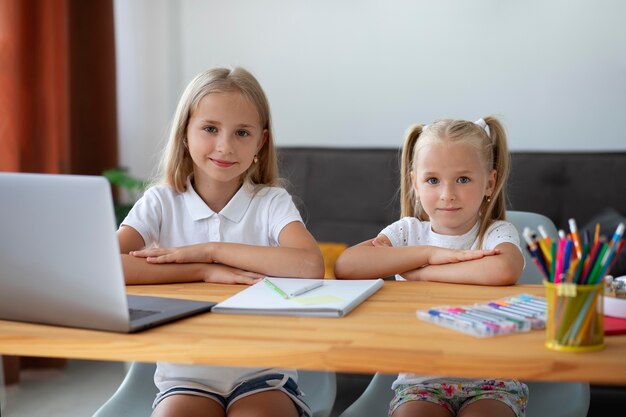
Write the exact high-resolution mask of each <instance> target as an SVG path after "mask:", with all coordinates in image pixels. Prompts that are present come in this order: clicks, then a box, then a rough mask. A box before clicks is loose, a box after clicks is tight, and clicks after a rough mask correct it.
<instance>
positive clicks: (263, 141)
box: [256, 129, 270, 153]
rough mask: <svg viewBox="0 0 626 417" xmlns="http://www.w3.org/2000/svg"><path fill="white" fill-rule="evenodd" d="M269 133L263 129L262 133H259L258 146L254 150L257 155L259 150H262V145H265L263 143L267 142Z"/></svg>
mask: <svg viewBox="0 0 626 417" xmlns="http://www.w3.org/2000/svg"><path fill="white" fill-rule="evenodd" d="M269 135H270V133H269V131H268V130H267V129H263V132H262V133H261V140H260V141H259V146H257V148H256V152H257V153H259V151H261V149H262V148H263V145H265V142H267V138H268V137H269Z"/></svg>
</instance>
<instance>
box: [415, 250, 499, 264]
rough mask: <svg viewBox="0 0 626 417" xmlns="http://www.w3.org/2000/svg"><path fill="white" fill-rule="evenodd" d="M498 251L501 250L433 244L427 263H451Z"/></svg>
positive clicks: (478, 257) (493, 253) (495, 253)
mask: <svg viewBox="0 0 626 417" xmlns="http://www.w3.org/2000/svg"><path fill="white" fill-rule="evenodd" d="M500 253H501V252H500V251H499V250H498V249H489V250H464V249H446V248H440V247H436V246H433V247H432V250H431V252H430V255H429V256H428V263H427V265H441V264H453V263H457V262H465V261H472V260H474V259H480V258H484V257H485V256H493V255H498V254H500Z"/></svg>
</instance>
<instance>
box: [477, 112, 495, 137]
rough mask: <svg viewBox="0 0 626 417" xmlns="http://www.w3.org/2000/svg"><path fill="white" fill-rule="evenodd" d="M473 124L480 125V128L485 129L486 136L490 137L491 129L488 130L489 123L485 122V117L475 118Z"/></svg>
mask: <svg viewBox="0 0 626 417" xmlns="http://www.w3.org/2000/svg"><path fill="white" fill-rule="evenodd" d="M474 124H475V125H478V126H480V127H481V128H482V130H484V131H485V133H486V134H487V136H488V137H489V138H491V131H490V130H489V125H488V124H487V122H485V119H483V118H482V117H481V118H480V119H478V120H476V121H475V122H474Z"/></svg>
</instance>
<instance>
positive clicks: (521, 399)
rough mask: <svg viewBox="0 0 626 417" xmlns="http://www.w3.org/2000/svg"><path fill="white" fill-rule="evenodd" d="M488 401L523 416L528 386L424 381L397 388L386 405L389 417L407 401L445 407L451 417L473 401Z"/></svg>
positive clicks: (512, 381)
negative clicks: (504, 405) (497, 402)
mask: <svg viewBox="0 0 626 417" xmlns="http://www.w3.org/2000/svg"><path fill="white" fill-rule="evenodd" d="M484 399H491V400H498V401H502V402H503V403H505V404H506V405H508V406H509V407H511V409H512V410H513V411H514V412H515V415H516V416H517V417H524V415H525V411H526V403H527V402H528V387H527V386H526V384H524V383H522V382H519V381H515V380H506V381H501V380H496V379H484V380H467V381H462V382H461V381H458V382H453V383H451V382H445V381H443V380H435V381H427V382H424V383H421V384H406V385H399V386H398V387H396V389H395V395H394V397H393V400H391V404H390V406H389V415H390V416H391V415H392V414H393V412H394V411H395V410H396V409H397V408H398V407H399V406H401V405H402V404H404V403H407V402H409V401H430V402H431V403H435V404H439V405H440V406H442V407H444V408H446V409H447V410H448V411H450V413H452V415H453V416H456V415H457V413H458V412H459V411H460V410H462V409H463V407H465V406H467V405H468V404H471V403H473V402H474V401H478V400H484Z"/></svg>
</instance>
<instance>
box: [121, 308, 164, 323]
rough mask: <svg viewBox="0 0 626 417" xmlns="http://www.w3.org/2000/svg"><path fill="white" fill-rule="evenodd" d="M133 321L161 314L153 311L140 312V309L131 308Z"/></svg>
mask: <svg viewBox="0 0 626 417" xmlns="http://www.w3.org/2000/svg"><path fill="white" fill-rule="evenodd" d="M128 311H129V313H130V319H131V320H137V319H141V318H144V317H148V316H152V315H153V314H157V313H160V311H152V310H140V309H138V308H129V309H128Z"/></svg>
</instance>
